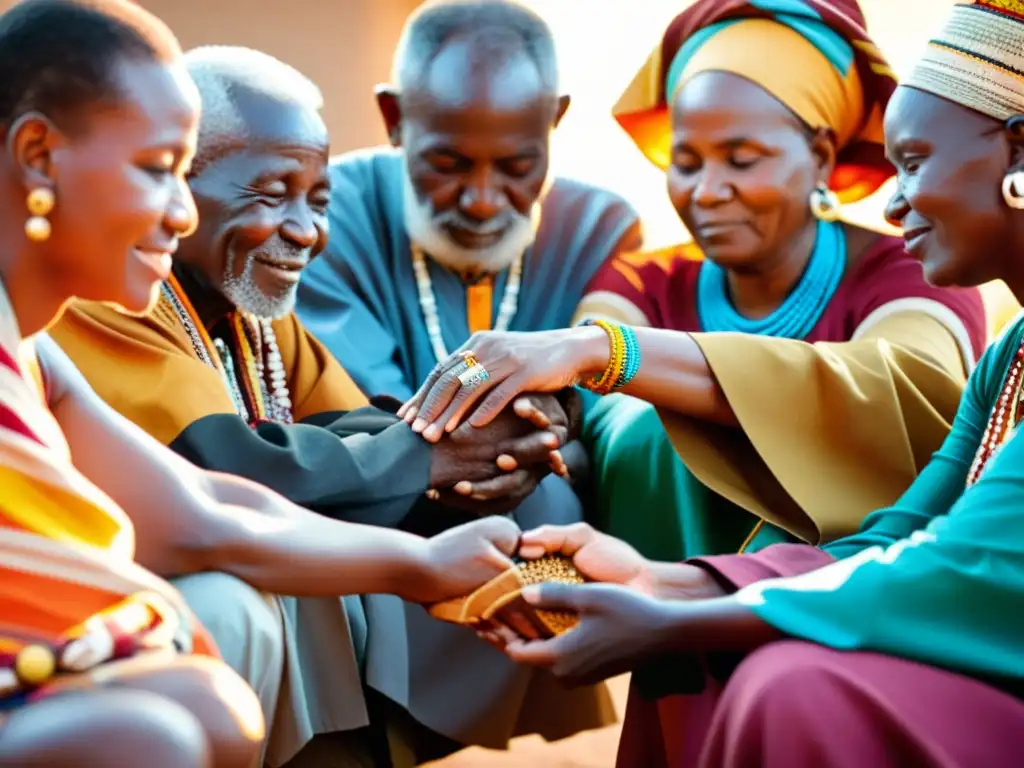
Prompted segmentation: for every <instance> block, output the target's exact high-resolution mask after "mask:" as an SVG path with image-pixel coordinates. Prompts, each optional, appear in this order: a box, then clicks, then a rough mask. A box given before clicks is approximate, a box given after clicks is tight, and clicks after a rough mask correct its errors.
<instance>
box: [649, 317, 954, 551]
mask: <svg viewBox="0 0 1024 768" xmlns="http://www.w3.org/2000/svg"><path fill="white" fill-rule="evenodd" d="M693 338H694V339H695V340H696V342H697V344H698V345H699V346H700V348H701V351H702V352H703V353H704V356H705V357H706V359H707V361H708V364H709V366H710V367H711V370H712V372H713V373H714V375H715V377H716V379H717V380H718V383H719V385H720V386H721V387H722V390H723V391H724V393H725V396H726V397H727V398H728V400H729V404H730V405H731V406H732V408H733V411H734V412H735V414H736V417H737V419H738V420H739V423H740V425H741V429H729V428H725V427H719V426H716V425H711V424H707V423H704V422H700V421H697V420H695V419H690V418H686V417H683V416H680V415H678V414H675V413H671V412H667V411H665V410H664V409H659V415H660V416H661V418H662V420H663V422H664V424H665V427H666V429H667V431H668V435H669V437H670V439H671V441H672V444H673V446H674V447H675V449H676V451H677V453H678V454H679V457H680V459H681V460H682V461H683V463H684V464H685V465H686V466H687V467H688V468H689V470H690V471H691V472H692V473H693V474H694V475H695V476H696V477H697V478H698V479H699V480H700V481H701V482H702V483H703V484H705V485H706V486H707V487H708V488H710V489H711V490H712V491H714V492H716V493H718V494H719V495H721V496H723V497H725V498H726V499H728V500H729V501H731V502H733V503H734V504H736V505H738V506H740V507H742V508H743V509H746V510H747V511H749V512H751V513H753V514H755V515H757V516H759V517H762V518H764V519H765V520H767V521H768V522H771V523H773V524H775V525H778V526H779V527H781V528H783V529H785V530H786V531H789V532H790V533H792V534H795V535H797V536H799V537H800V538H802V539H805V540H807V541H811V542H824V541H830V540H832V539H835V538H838V537H840V536H844V535H846V534H849V533H852V532H853V531H854V530H856V528H857V526H858V525H859V524H860V522H861V520H862V519H863V518H864V516H865V515H867V514H868V513H869V512H871V511H872V510H875V509H880V508H882V507H886V506H889V505H890V504H892V503H893V502H894V501H895V500H896V499H897V498H898V497H899V496H900V494H902V493H903V492H904V491H905V490H906V489H907V487H908V486H909V485H910V483H911V481H912V480H913V479H914V478H915V477H916V476H917V473H918V472H919V471H920V470H921V468H922V467H923V466H924V465H925V464H926V463H927V461H928V459H929V458H930V456H931V454H932V453H933V452H934V451H935V450H937V449H938V447H939V446H940V444H941V443H942V441H943V439H944V438H945V437H946V435H947V433H948V432H949V429H950V426H951V424H952V419H953V416H954V414H955V412H956V408H957V405H958V404H959V401H960V395H961V393H962V390H963V386H964V383H965V376H964V372H963V365H962V362H961V355H960V350H959V347H958V346H957V344H956V341H955V340H954V338H953V336H952V335H951V334H950V333H949V331H948V330H946V328H945V327H943V325H942V324H941V323H939V322H938V321H937V320H935V319H934V318H932V317H930V316H927V315H924V314H920V313H913V312H907V313H902V314H896V315H892V316H890V317H888V318H886V319H884V320H882V321H881V322H879V323H878V324H877V325H875V326H874V327H873V328H871V329H870V330H869V331H868V332H867V333H866V334H865V335H864V337H863V338H862V339H861V340H858V341H851V342H843V343H817V344H806V343H804V342H800V341H793V340H789V339H776V338H765V337H761V336H749V335H743V334H732V333H695V334H693ZM752 371H756V372H757V375H756V376H752V375H751V372H752Z"/></svg>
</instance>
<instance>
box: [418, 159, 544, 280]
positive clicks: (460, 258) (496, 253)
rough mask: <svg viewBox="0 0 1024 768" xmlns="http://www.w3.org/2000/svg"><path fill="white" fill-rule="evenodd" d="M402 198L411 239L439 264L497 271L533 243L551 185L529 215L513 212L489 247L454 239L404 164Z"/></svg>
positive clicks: (464, 270) (463, 268)
mask: <svg viewBox="0 0 1024 768" xmlns="http://www.w3.org/2000/svg"><path fill="white" fill-rule="evenodd" d="M402 168H403V173H402V197H403V203H404V205H403V208H404V218H405V231H406V234H407V235H408V236H409V240H410V241H411V242H412V243H414V244H415V245H417V246H419V247H420V248H421V249H423V251H424V252H425V253H427V254H429V255H430V257H431V258H432V259H434V261H436V262H437V263H439V264H441V265H443V266H445V267H447V268H448V269H451V270H453V271H455V272H460V273H465V272H474V273H477V272H484V273H492V274H493V273H496V272H501V271H502V270H504V269H508V267H509V266H511V265H512V262H513V261H515V260H516V259H517V258H519V257H520V256H522V254H523V253H524V252H525V251H526V249H527V248H529V247H530V246H531V245H533V241H534V240H535V239H536V237H537V229H538V227H539V226H540V215H541V204H542V202H543V200H544V195H545V194H546V192H547V189H548V188H549V186H550V185H549V184H548V182H545V185H544V192H543V193H542V194H541V195H540V196H539V197H538V198H537V201H536V202H535V203H534V204H533V206H532V207H531V209H530V215H529V216H523V215H522V214H520V213H518V212H513V214H512V223H511V225H510V226H509V227H508V229H506V230H505V233H504V235H503V236H502V238H501V240H499V241H498V242H497V243H495V244H494V245H491V246H489V247H487V248H464V247H462V246H461V245H459V244H458V243H456V242H454V241H453V240H452V239H451V238H450V237H449V236H448V233H447V232H446V231H445V230H444V228H443V227H442V226H441V225H440V224H439V223H438V221H437V220H436V219H435V217H434V211H433V208H432V207H431V205H430V203H429V202H421V201H420V200H419V199H418V198H417V197H416V190H415V188H414V187H413V184H412V178H411V177H410V176H409V167H408V165H404V164H403V167H402Z"/></svg>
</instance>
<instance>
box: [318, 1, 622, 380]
mask: <svg viewBox="0 0 1024 768" xmlns="http://www.w3.org/2000/svg"><path fill="white" fill-rule="evenodd" d="M393 80H394V84H393V86H388V87H381V88H379V89H378V92H377V101H378V104H379V106H380V111H381V114H382V116H383V118H384V123H385V127H386V128H387V132H388V136H389V138H390V141H391V144H392V145H393V148H387V149H373V150H369V151H365V150H364V151H358V152H353V153H350V154H347V155H343V156H341V157H338V158H336V159H335V160H333V161H332V163H331V184H332V190H331V206H330V211H329V213H330V218H331V237H330V242H329V243H328V245H327V250H326V252H325V253H324V255H323V256H322V257H321V258H320V259H318V261H317V263H315V264H314V265H313V266H312V267H311V268H310V269H309V270H307V272H306V274H305V275H304V277H303V280H302V283H301V284H300V287H299V308H298V311H299V316H300V317H301V318H302V319H303V322H305V323H306V326H307V327H308V328H309V329H310V331H312V332H313V334H314V335H315V336H316V337H317V338H318V339H319V340H320V341H321V342H323V343H324V344H325V345H326V346H327V348H328V349H330V351H331V352H332V353H334V355H335V356H336V357H337V358H338V359H339V360H340V361H341V362H342V364H343V365H344V366H345V368H346V370H347V371H348V372H349V374H350V375H351V376H352V378H353V379H354V380H355V382H356V384H358V385H359V387H360V388H361V389H362V390H363V391H364V392H366V393H367V394H370V395H377V394H388V395H392V396H394V397H397V398H399V399H402V400H405V399H407V398H409V397H411V396H412V394H413V393H414V392H415V391H416V388H417V387H418V386H419V385H420V384H421V383H422V382H423V381H424V380H425V379H426V377H427V376H428V375H429V373H430V371H431V369H432V368H433V367H434V365H435V364H436V363H437V362H438V361H439V360H441V359H443V358H445V357H447V354H448V352H450V351H452V350H455V349H457V348H458V347H459V346H461V345H462V344H463V343H464V342H466V340H467V339H468V338H469V337H470V336H471V335H472V334H473V333H474V332H475V331H480V330H491V329H496V330H519V331H537V330H547V329H551V328H558V327H565V326H567V325H568V324H569V323H570V322H571V320H572V317H573V313H574V312H575V310H576V307H577V304H578V303H579V300H580V298H581V297H582V295H583V289H584V287H585V286H586V284H587V281H588V280H589V279H590V278H591V276H593V275H594V273H595V272H596V271H597V270H598V268H599V267H601V265H602V264H603V263H604V262H605V261H606V260H608V259H609V258H611V257H612V256H613V255H615V254H616V253H618V252H619V251H620V250H635V249H636V248H638V247H639V245H640V242H639V240H640V237H639V226H638V223H637V217H636V214H635V213H634V211H633V210H632V209H631V208H630V207H629V205H628V204H627V203H626V202H625V201H624V200H623V199H622V198H620V197H618V196H617V195H614V194H612V193H611V192H608V191H606V190H601V189H597V188H594V187H590V186H587V185H585V184H581V183H578V182H574V181H569V180H567V179H554V178H552V175H551V172H550V167H549V150H550V139H551V134H552V131H553V130H554V129H555V127H556V126H557V125H558V122H559V121H560V119H561V118H562V116H563V115H564V114H565V112H566V110H567V109H568V107H569V97H568V96H566V95H562V94H561V93H560V91H559V84H558V66H557V61H556V58H555V47H554V41H553V39H552V35H551V30H550V29H549V28H548V27H547V25H546V24H545V23H544V21H543V20H541V19H540V18H539V17H538V16H537V15H536V14H534V13H533V12H531V11H529V10H527V9H525V8H523V7H522V6H519V5H517V4H515V3H511V2H493V0H479V1H478V2H464V1H462V2H449V3H445V2H442V3H428V4H425V6H424V7H423V8H422V9H421V10H420V11H419V12H418V13H417V14H415V15H414V16H412V17H411V18H410V19H409V21H408V23H407V24H406V27H405V30H404V32H403V36H402V38H401V40H400V42H399V45H398V48H397V50H396V55H395V62H394V73H393ZM594 161H595V162H600V155H599V152H598V150H597V149H595V157H594Z"/></svg>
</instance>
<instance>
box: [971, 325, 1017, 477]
mask: <svg viewBox="0 0 1024 768" xmlns="http://www.w3.org/2000/svg"><path fill="white" fill-rule="evenodd" d="M1022 384H1024V340H1022V341H1021V345H1020V347H1019V348H1018V349H1017V354H1015V355H1014V356H1013V362H1011V363H1010V370H1009V371H1008V372H1007V374H1006V381H1005V382H1004V383H1003V389H1002V391H1001V392H1000V393H999V399H998V400H996V403H995V405H993V406H992V413H991V414H990V415H989V417H988V424H986V425H985V433H984V434H983V435H982V438H981V445H979V446H978V452H977V453H976V454H975V455H974V462H973V463H972V464H971V469H970V471H969V472H968V473H967V487H968V488H969V487H971V486H972V485H974V484H975V483H976V482H978V478H979V477H981V475H982V474H983V473H984V471H985V467H986V466H987V465H988V463H989V462H990V461H991V460H992V457H993V456H994V455H995V454H996V452H997V451H998V450H999V448H1000V447H1001V446H1002V445H1003V443H1005V442H1006V441H1007V440H1008V439H1009V438H1010V435H1011V434H1012V433H1013V431H1014V429H1016V427H1017V424H1018V423H1019V422H1020V419H1021V416H1022V415H1024V403H1022V402H1021V389H1022Z"/></svg>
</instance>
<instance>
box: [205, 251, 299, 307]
mask: <svg viewBox="0 0 1024 768" xmlns="http://www.w3.org/2000/svg"><path fill="white" fill-rule="evenodd" d="M259 252H260V253H264V254H266V255H268V256H270V257H271V258H275V257H276V258H278V259H284V258H286V257H289V256H293V255H294V253H295V251H294V249H291V248H288V247H287V246H286V245H285V244H284V243H282V242H281V241H280V239H278V238H275V239H274V240H273V241H271V242H269V243H267V244H266V247H263V248H261V249H260V251H259ZM255 257H256V253H255V252H251V251H250V252H249V253H248V254H246V256H245V268H244V269H243V270H242V274H241V275H240V276H238V277H236V276H235V274H234V269H233V268H234V266H235V261H236V258H237V257H235V256H234V255H232V257H231V259H230V260H229V261H228V265H227V268H226V269H225V271H224V282H223V286H222V290H223V291H224V296H225V297H226V298H227V300H228V301H230V302H231V303H232V304H234V305H235V307H237V308H238V309H240V310H241V311H243V312H248V313H249V314H252V315H255V316H256V317H260V318H263V319H266V320H280V319H281V318H282V317H284V316H285V315H287V314H288V313H289V312H291V311H292V310H293V309H295V296H296V293H297V291H298V284H296V285H294V286H293V287H291V288H289V289H287V290H286V291H285V292H284V293H282V294H281V295H280V296H268V295H267V294H265V293H263V291H261V290H260V289H259V287H258V286H257V285H256V281H255V280H253V274H252V273H253V270H254V269H255V268H256V259H255Z"/></svg>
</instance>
